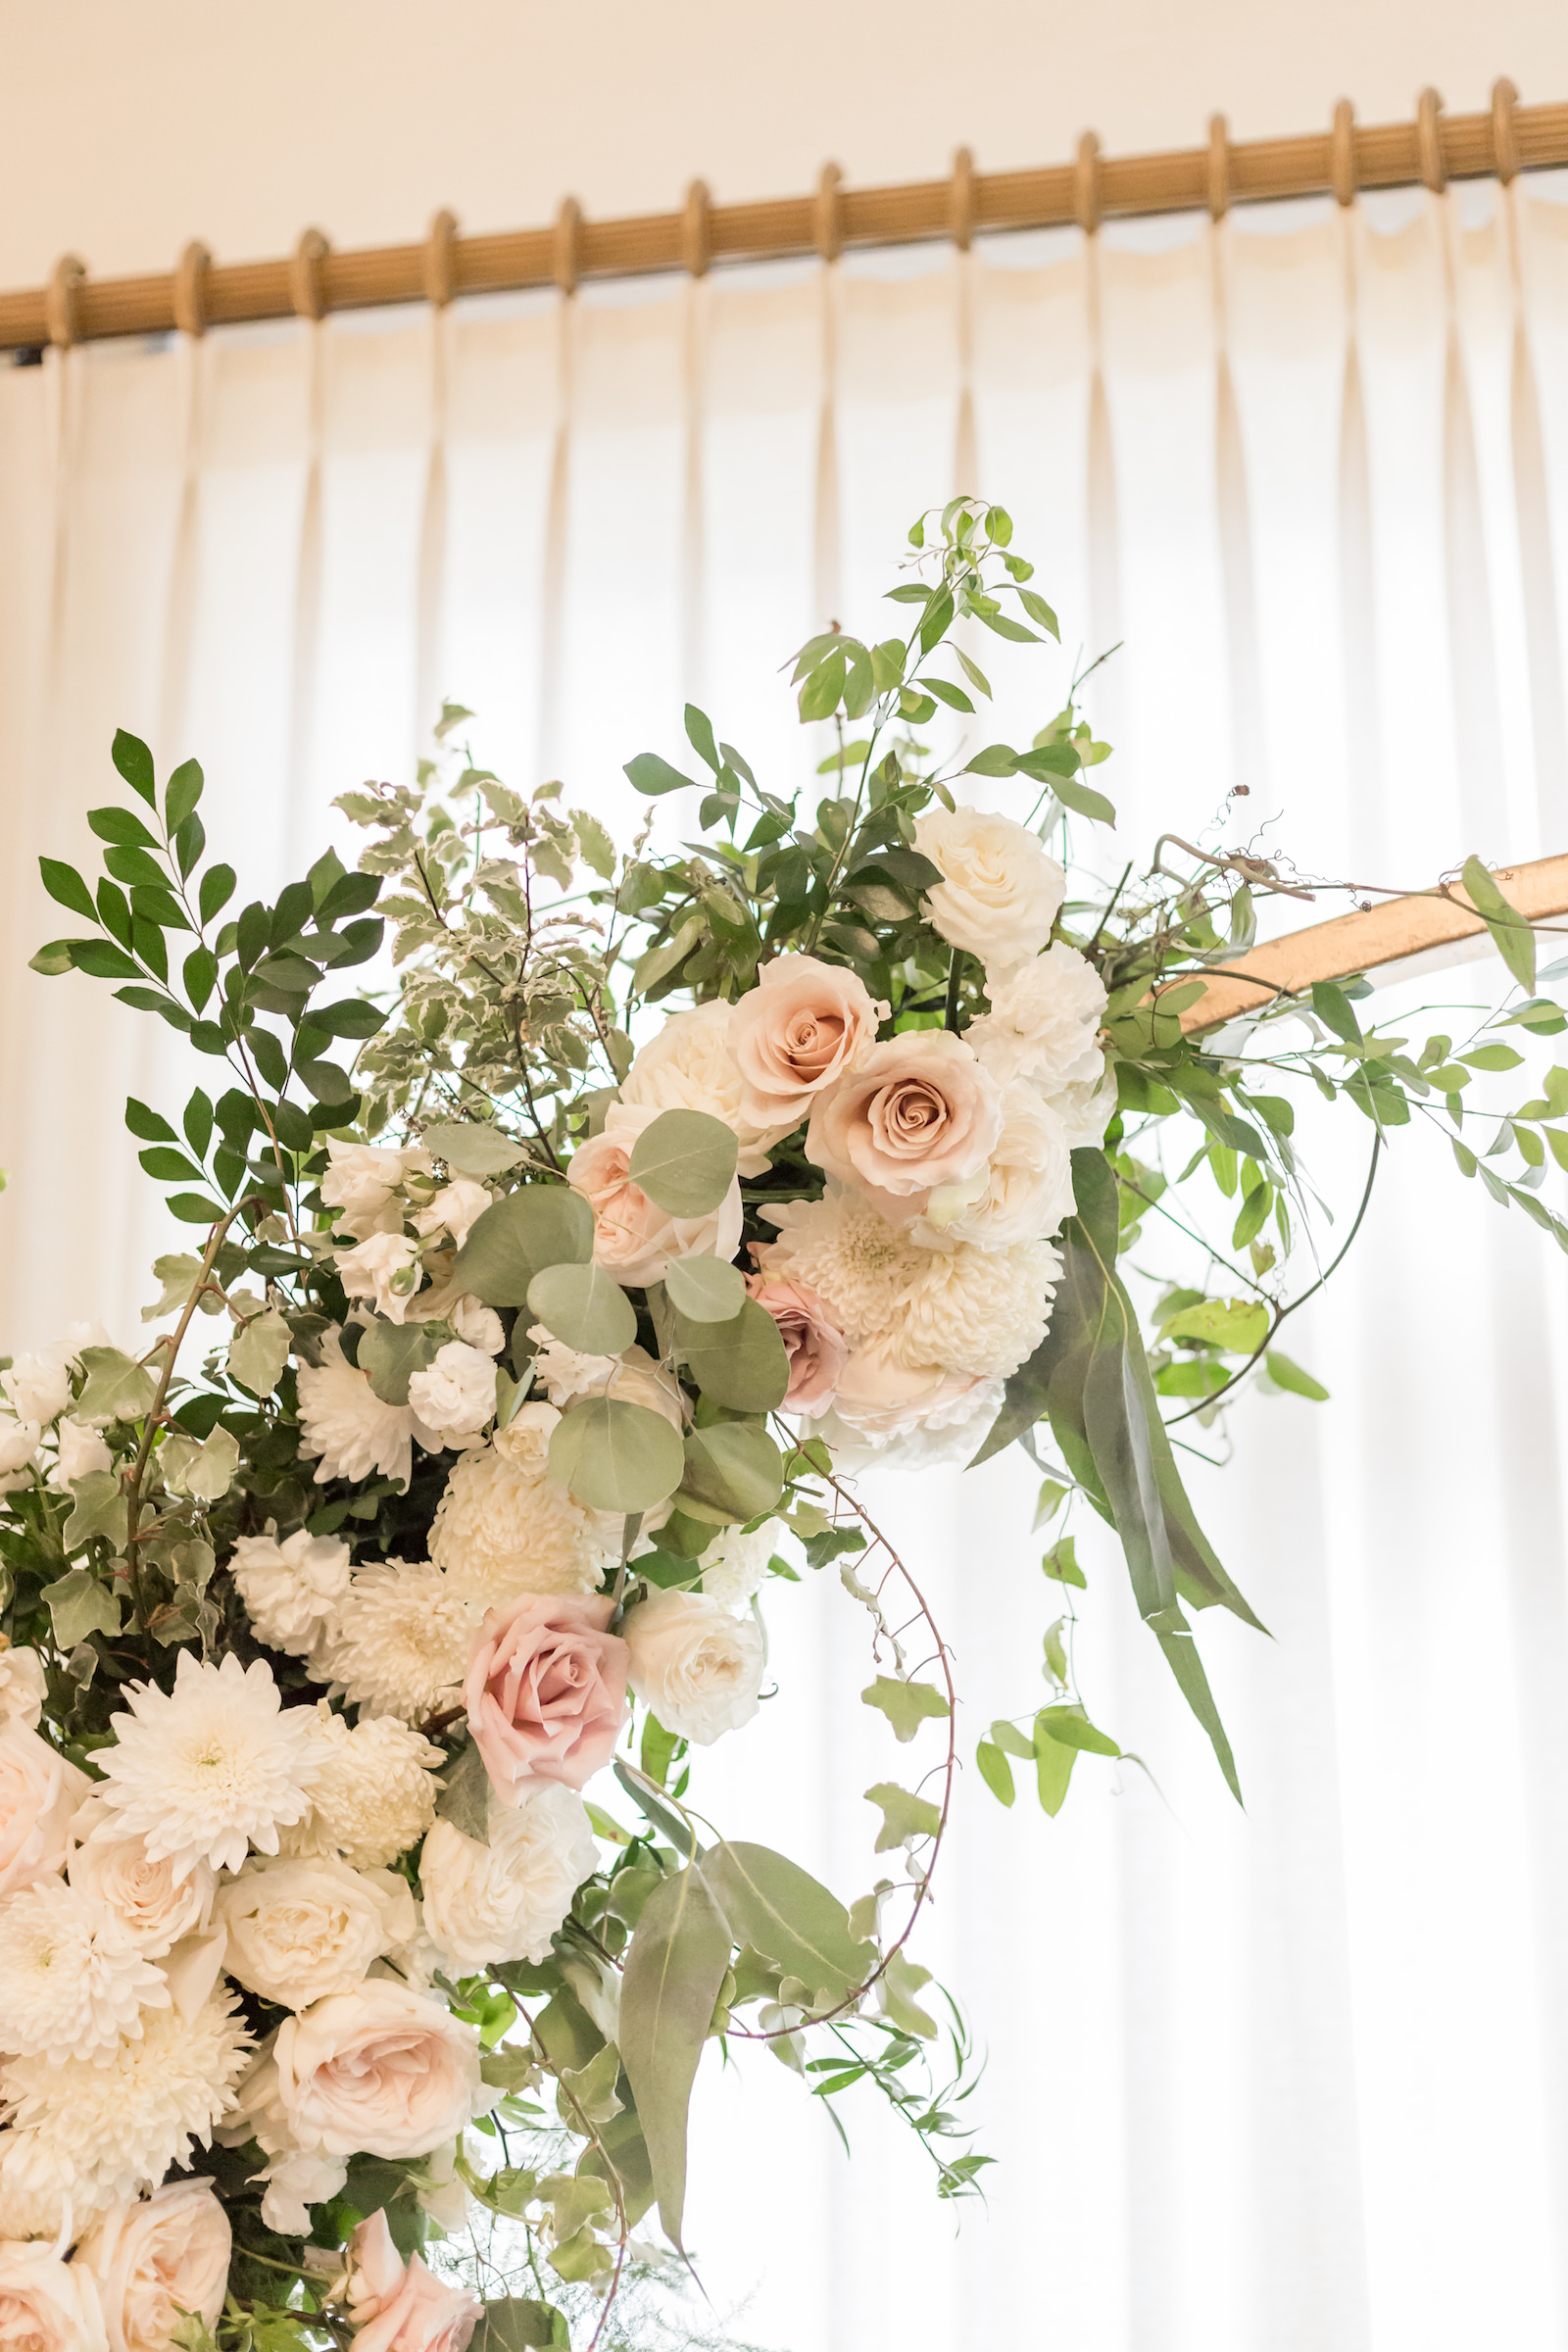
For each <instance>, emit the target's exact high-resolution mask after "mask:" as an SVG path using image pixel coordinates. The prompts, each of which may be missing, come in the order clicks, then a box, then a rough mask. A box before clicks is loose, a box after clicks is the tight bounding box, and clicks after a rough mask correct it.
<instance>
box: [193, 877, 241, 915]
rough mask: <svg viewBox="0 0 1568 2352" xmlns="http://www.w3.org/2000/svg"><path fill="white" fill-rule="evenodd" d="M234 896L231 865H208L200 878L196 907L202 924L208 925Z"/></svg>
mask: <svg viewBox="0 0 1568 2352" xmlns="http://www.w3.org/2000/svg"><path fill="white" fill-rule="evenodd" d="M233 895H234V868H233V867H232V866H231V865H210V866H209V867H208V868H207V871H206V873H205V874H203V876H202V887H201V895H200V897H199V899H198V902H197V904H198V907H199V909H200V912H201V918H202V921H203V922H204V923H210V922H211V921H212V919H213V917H214V915H215V914H217V913H218V912H219V910H220V909H221V907H226V906H227V905H228V902H229V900H230V899H231V898H232V897H233Z"/></svg>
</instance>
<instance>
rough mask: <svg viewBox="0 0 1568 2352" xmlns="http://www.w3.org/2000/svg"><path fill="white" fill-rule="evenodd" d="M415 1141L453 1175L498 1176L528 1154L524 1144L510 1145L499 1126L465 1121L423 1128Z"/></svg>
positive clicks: (509, 1139)
mask: <svg viewBox="0 0 1568 2352" xmlns="http://www.w3.org/2000/svg"><path fill="white" fill-rule="evenodd" d="M419 1141H420V1143H421V1144H422V1145H423V1146H424V1148H425V1150H426V1151H427V1152H434V1153H435V1156H436V1158H437V1159H440V1160H444V1161H445V1162H446V1164H447V1166H448V1167H449V1168H450V1169H451V1170H452V1172H453V1174H454V1175H456V1176H474V1177H481V1176H500V1175H503V1174H504V1173H505V1172H506V1170H507V1169H508V1168H515V1167H516V1166H517V1164H518V1162H519V1161H521V1160H524V1159H526V1158H527V1156H528V1147H527V1146H526V1144H515V1143H514V1142H513V1140H512V1138H511V1136H510V1135H503V1134H502V1133H501V1131H500V1129H499V1128H497V1127H480V1126H477V1125H475V1126H469V1125H468V1124H467V1123H466V1122H465V1121H459V1122H455V1123H454V1124H452V1125H450V1126H448V1125H438V1126H434V1127H426V1128H425V1129H424V1130H423V1132H422V1133H421V1135H420V1137H419Z"/></svg>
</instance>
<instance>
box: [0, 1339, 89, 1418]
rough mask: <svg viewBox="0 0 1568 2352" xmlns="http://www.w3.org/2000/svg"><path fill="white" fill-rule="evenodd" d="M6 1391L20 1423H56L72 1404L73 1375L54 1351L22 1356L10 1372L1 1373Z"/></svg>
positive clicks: (1, 1382) (0, 1386)
mask: <svg viewBox="0 0 1568 2352" xmlns="http://www.w3.org/2000/svg"><path fill="white" fill-rule="evenodd" d="M0 1389H4V1391H5V1393H6V1396H7V1397H8V1398H9V1399H10V1402H11V1406H12V1409H13V1411H14V1412H15V1413H16V1416H17V1419H18V1420H19V1421H40V1422H49V1421H53V1420H54V1419H55V1417H56V1415H57V1414H60V1413H63V1412H64V1411H65V1409H66V1407H67V1405H68V1404H69V1403H70V1402H71V1373H70V1370H69V1368H68V1367H67V1365H66V1363H65V1362H64V1360H63V1359H62V1358H61V1356H60V1355H59V1354H58V1352H56V1351H55V1350H53V1349H51V1350H50V1352H49V1353H48V1354H47V1355H19V1356H18V1357H17V1360H16V1362H15V1363H14V1364H13V1365H12V1366H11V1369H10V1370H9V1371H8V1372H0Z"/></svg>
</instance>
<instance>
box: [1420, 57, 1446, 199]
mask: <svg viewBox="0 0 1568 2352" xmlns="http://www.w3.org/2000/svg"><path fill="white" fill-rule="evenodd" d="M1415 152H1416V161H1417V163H1418V164H1419V166H1420V168H1421V181H1422V185H1423V186H1424V187H1428V188H1430V189H1431V190H1432V193H1433V195H1434V196H1441V195H1442V194H1443V191H1444V189H1445V188H1446V186H1447V184H1448V167H1447V165H1446V163H1445V161H1444V158H1443V100H1442V99H1441V98H1440V97H1439V96H1438V93H1437V91H1436V90H1435V89H1433V88H1432V87H1431V85H1430V84H1428V86H1427V88H1426V89H1424V90H1423V91H1422V93H1421V95H1420V97H1419V98H1418V99H1417V100H1416V104H1415Z"/></svg>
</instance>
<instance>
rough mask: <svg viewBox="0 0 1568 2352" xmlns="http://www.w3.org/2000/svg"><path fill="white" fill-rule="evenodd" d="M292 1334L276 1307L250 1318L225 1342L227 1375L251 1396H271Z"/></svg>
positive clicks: (281, 1373) (285, 1359)
mask: <svg viewBox="0 0 1568 2352" xmlns="http://www.w3.org/2000/svg"><path fill="white" fill-rule="evenodd" d="M292 1345H293V1335H292V1333H291V1332H290V1330H289V1327H288V1324H287V1323H286V1321H285V1320H284V1318H283V1315H282V1312H281V1310H280V1309H279V1308H278V1307H275V1306H270V1307H269V1308H268V1309H267V1311H266V1313H265V1314H260V1315H252V1316H251V1318H250V1320H249V1321H248V1322H246V1323H242V1324H241V1325H240V1327H239V1329H238V1330H237V1331H236V1332H235V1334H234V1336H233V1338H232V1339H231V1340H230V1341H229V1343H228V1374H229V1378H230V1379H231V1380H237V1381H238V1382H239V1385H240V1387H241V1388H242V1389H249V1390H250V1392H251V1395H252V1396H253V1397H270V1395H271V1394H272V1391H273V1390H274V1389H275V1388H276V1386H277V1384H278V1382H279V1381H280V1380H281V1379H282V1377H283V1366H284V1365H285V1364H286V1363H287V1362H288V1352H289V1348H291V1347H292Z"/></svg>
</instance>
